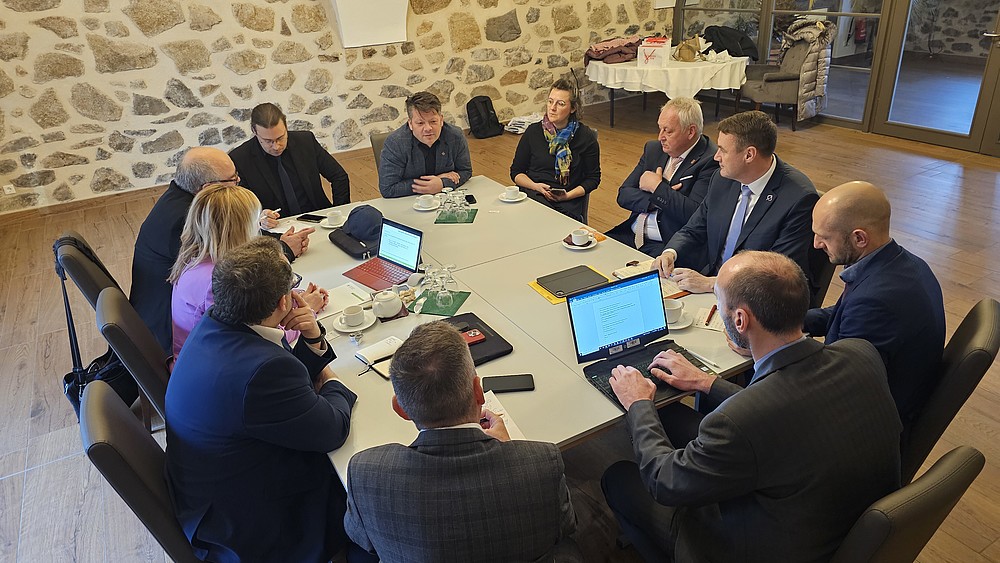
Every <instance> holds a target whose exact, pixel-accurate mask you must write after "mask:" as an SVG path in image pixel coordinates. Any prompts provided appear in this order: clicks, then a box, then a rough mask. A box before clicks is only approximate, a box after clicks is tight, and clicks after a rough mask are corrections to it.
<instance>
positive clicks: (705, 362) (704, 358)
mask: <svg viewBox="0 0 1000 563" xmlns="http://www.w3.org/2000/svg"><path fill="white" fill-rule="evenodd" d="M687 351H688V352H690V353H691V355H692V356H694V357H695V358H698V359H699V360H701V362H702V363H703V364H708V365H710V366H712V367H713V368H715V369H722V366H720V365H719V364H717V363H715V362H713V361H712V360H709V359H708V358H706V357H705V356H702V355H701V354H696V353H695V352H694V350H692V349H690V348H688V349H687Z"/></svg>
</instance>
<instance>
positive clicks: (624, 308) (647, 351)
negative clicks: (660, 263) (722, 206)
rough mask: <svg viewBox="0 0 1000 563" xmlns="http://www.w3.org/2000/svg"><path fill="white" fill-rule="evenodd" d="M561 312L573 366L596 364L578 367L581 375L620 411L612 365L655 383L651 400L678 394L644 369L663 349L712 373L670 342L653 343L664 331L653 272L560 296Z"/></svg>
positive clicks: (663, 314) (660, 298) (660, 296)
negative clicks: (573, 350) (564, 310)
mask: <svg viewBox="0 0 1000 563" xmlns="http://www.w3.org/2000/svg"><path fill="white" fill-rule="evenodd" d="M566 308H567V309H568V310H569V324H570V327H571V328H572V331H573V344H574V346H576V359H577V362H579V363H584V362H589V361H592V360H598V361H596V362H594V363H592V364H590V365H588V366H586V367H584V368H583V375H584V377H586V379H587V381H589V382H590V384H591V385H593V386H594V387H596V388H597V390H598V391H600V392H601V393H603V394H604V395H605V396H606V397H608V398H609V399H610V400H611V401H612V402H613V403H615V404H616V405H618V408H621V409H622V410H623V411H624V410H625V409H624V408H623V407H622V406H621V403H619V402H618V399H617V398H616V397H615V394H614V391H612V389H611V384H610V383H609V382H608V379H609V378H610V377H611V369H612V368H613V367H615V366H617V365H618V364H622V365H626V366H633V367H635V368H636V369H638V370H639V371H640V372H641V373H642V374H643V375H644V376H645V377H646V378H648V379H650V380H652V381H653V382H654V383H656V397H655V399H654V402H658V401H660V400H661V399H666V398H668V397H673V396H676V395H677V394H679V393H680V391H678V390H677V389H675V388H673V387H671V386H669V385H667V384H666V383H664V382H663V381H661V380H659V379H657V378H656V377H654V376H653V375H651V374H650V373H649V371H648V370H647V369H646V368H647V366H649V363H650V362H652V361H653V358H654V357H655V356H656V355H657V354H658V353H660V352H662V351H664V350H674V351H676V352H678V353H679V354H681V355H683V356H684V357H685V358H687V359H688V360H689V361H690V362H691V363H692V364H694V365H695V367H697V368H698V369H700V370H702V371H704V372H706V373H711V374H714V373H715V372H713V371H712V370H711V369H709V368H708V367H707V366H706V365H705V364H703V363H702V362H701V361H700V360H698V359H697V358H695V357H694V356H693V355H691V353H690V352H688V351H687V350H686V349H684V347H682V346H680V345H678V344H677V343H675V342H674V341H672V340H662V341H661V340H659V339H660V338H663V337H664V336H667V334H669V332H670V329H669V328H668V327H667V315H666V312H665V311H664V310H663V293H662V290H661V289H660V280H659V272H657V271H655V270H653V271H650V272H646V273H643V274H639V275H637V276H632V277H629V278H625V279H623V280H618V281H615V282H612V283H609V284H607V285H603V286H601V287H596V288H592V289H586V290H583V291H579V292H577V293H574V294H572V295H570V296H568V297H567V298H566Z"/></svg>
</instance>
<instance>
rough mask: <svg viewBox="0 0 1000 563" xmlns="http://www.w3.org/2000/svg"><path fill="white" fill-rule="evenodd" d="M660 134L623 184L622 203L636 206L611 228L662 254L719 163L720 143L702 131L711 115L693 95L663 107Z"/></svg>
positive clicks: (633, 244)
mask: <svg viewBox="0 0 1000 563" xmlns="http://www.w3.org/2000/svg"><path fill="white" fill-rule="evenodd" d="M656 125H657V126H658V127H659V128H660V134H659V137H658V138H657V140H655V141H649V142H647V143H646V146H645V147H643V151H642V157H641V158H640V159H639V164H637V165H636V166H635V169H634V170H632V173H631V174H629V176H628V178H626V179H625V182H623V183H622V185H621V187H620V188H618V205H620V206H622V207H623V208H625V209H627V210H629V211H631V212H632V214H631V215H629V218H628V219H626V220H625V221H624V222H623V223H621V224H620V225H618V226H617V227H615V228H613V229H611V230H610V231H608V233H607V234H608V236H610V237H611V238H613V239H615V240H617V241H618V242H620V243H622V244H625V245H628V246H631V247H632V248H637V249H638V250H640V251H642V252H645V253H646V254H649V255H650V256H659V254H660V252H662V251H663V245H664V243H665V242H666V241H668V240H670V237H671V236H673V234H674V233H675V232H677V230H678V229H680V228H681V227H683V226H684V224H685V223H687V221H688V219H690V218H691V215H693V214H694V212H695V210H696V209H698V205H699V204H700V203H701V201H702V200H703V199H705V194H706V193H708V182H709V180H711V179H712V175H713V174H715V171H716V170H718V169H719V164H718V163H717V162H715V159H714V158H713V157H714V156H715V151H716V148H717V147H716V146H715V143H713V142H712V141H711V140H710V139H709V138H708V136H706V135H704V134H702V130H703V129H704V126H705V118H704V116H703V115H702V113H701V104H700V103H699V102H698V101H696V100H694V99H692V98H674V99H672V100H670V101H669V102H667V103H666V104H664V105H663V107H662V108H660V117H659V119H657V120H656Z"/></svg>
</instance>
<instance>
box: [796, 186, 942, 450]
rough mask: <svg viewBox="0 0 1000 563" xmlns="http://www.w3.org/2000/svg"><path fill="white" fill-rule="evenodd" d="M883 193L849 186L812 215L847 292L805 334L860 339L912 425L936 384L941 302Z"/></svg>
mask: <svg viewBox="0 0 1000 563" xmlns="http://www.w3.org/2000/svg"><path fill="white" fill-rule="evenodd" d="M890 213H891V209H890V206H889V200H887V199H886V197H885V194H883V193H882V191H881V190H879V189H878V188H876V187H875V186H873V185H871V184H869V183H867V182H848V183H846V184H842V185H840V186H837V187H836V188H833V189H832V190H830V191H828V192H826V193H825V194H823V197H821V198H820V199H819V203H817V204H816V209H814V210H813V223H812V229H813V232H814V233H815V241H814V244H815V245H816V248H820V249H822V250H823V251H825V252H826V254H827V256H829V257H830V262H832V263H834V264H838V265H843V266H844V271H843V272H842V273H841V274H840V278H841V279H842V280H844V293H843V294H842V295H841V296H840V299H838V300H837V303H836V304H835V305H833V306H832V307H827V308H825V309H811V310H810V311H809V312H808V313H806V320H805V331H806V332H808V333H809V334H811V335H813V336H826V343H827V344H830V343H833V342H836V341H838V340H840V339H843V338H863V339H865V340H867V341H868V342H871V343H872V344H874V345H875V348H876V349H877V350H878V351H879V354H881V356H882V360H883V361H884V362H885V369H886V372H887V373H888V377H889V390H890V391H892V396H893V398H894V399H895V400H896V408H898V409H899V416H900V418H901V419H902V420H903V428H904V433H903V439H904V441H905V439H906V437H907V433H906V431H905V429H908V428H909V425H910V423H911V422H912V421H913V419H914V418H915V417H916V415H917V414H919V412H920V409H921V408H922V407H923V404H924V402H925V401H926V400H927V397H928V396H929V395H930V393H931V392H932V391H933V390H934V387H935V386H936V385H937V382H938V379H939V376H940V374H941V372H940V366H939V363H940V361H941V353H942V351H943V350H944V328H945V322H944V300H943V299H942V297H941V285H940V284H938V281H937V278H935V277H934V272H932V271H931V269H930V267H928V266H927V263H926V262H924V261H923V260H921V259H920V258H918V257H917V256H915V255H913V254H911V253H909V252H907V251H906V249H904V248H903V247H901V246H899V245H898V244H896V242H895V241H894V240H892V237H891V236H890V235H889V216H890Z"/></svg>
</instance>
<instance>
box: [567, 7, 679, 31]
mask: <svg viewBox="0 0 1000 563" xmlns="http://www.w3.org/2000/svg"><path fill="white" fill-rule="evenodd" d="M664 11H666V10H664ZM552 25H553V28H554V29H555V31H556V33H566V32H567V31H573V30H574V29H579V28H580V27H581V26H582V25H583V24H582V23H580V17H579V16H577V14H576V6H573V5H565V6H555V7H553V8H552Z"/></svg>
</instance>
